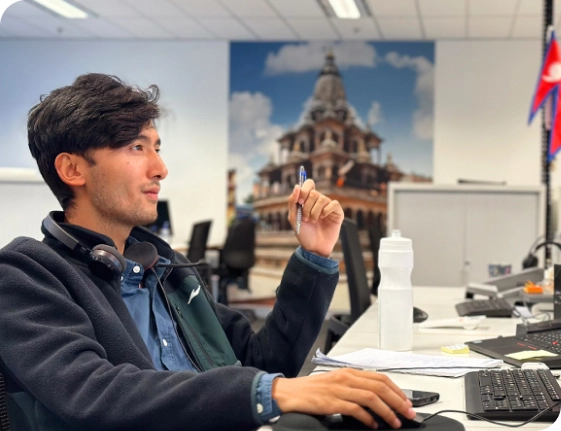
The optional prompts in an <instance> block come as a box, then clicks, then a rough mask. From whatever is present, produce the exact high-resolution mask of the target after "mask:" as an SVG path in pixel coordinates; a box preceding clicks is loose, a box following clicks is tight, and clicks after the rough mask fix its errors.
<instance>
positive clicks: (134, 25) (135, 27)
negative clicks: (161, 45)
mask: <svg viewBox="0 0 561 431" xmlns="http://www.w3.org/2000/svg"><path fill="white" fill-rule="evenodd" d="M111 21H112V22H113V23H114V24H116V25H118V26H119V27H122V28H124V29H125V30H126V31H128V32H129V33H132V34H133V36H135V37H137V38H139V39H168V38H169V39H173V38H174V36H173V34H172V33H170V32H169V31H166V30H165V29H163V28H162V27H160V26H159V25H157V24H156V23H154V22H153V21H151V20H149V19H147V18H124V17H115V18H113V19H111Z"/></svg>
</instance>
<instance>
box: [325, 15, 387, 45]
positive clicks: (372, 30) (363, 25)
mask: <svg viewBox="0 0 561 431" xmlns="http://www.w3.org/2000/svg"><path fill="white" fill-rule="evenodd" d="M331 22H332V23H333V25H334V26H335V28H336V29H337V31H338V32H339V34H340V35H341V37H342V38H343V39H359V40H368V39H380V33H379V32H378V30H377V29H376V26H375V25H374V21H372V19H371V18H360V19H337V18H332V19H331Z"/></svg>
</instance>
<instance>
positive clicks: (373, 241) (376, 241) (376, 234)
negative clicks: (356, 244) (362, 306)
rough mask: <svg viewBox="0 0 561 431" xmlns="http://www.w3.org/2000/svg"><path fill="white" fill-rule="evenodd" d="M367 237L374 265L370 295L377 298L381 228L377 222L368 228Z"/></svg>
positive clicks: (379, 275)
mask: <svg viewBox="0 0 561 431" xmlns="http://www.w3.org/2000/svg"><path fill="white" fill-rule="evenodd" d="M368 237H369V239H370V251H372V261H373V263H374V276H373V278H372V287H371V289H370V291H371V292H372V295H374V296H378V286H379V285H380V279H381V274H380V267H379V266H378V255H379V252H380V241H381V240H382V227H381V226H380V223H379V220H378V219H377V220H376V223H375V224H374V225H373V226H368Z"/></svg>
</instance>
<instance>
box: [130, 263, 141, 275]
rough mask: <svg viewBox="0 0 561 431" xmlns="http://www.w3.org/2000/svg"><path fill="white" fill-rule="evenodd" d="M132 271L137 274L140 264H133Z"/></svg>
mask: <svg viewBox="0 0 561 431" xmlns="http://www.w3.org/2000/svg"><path fill="white" fill-rule="evenodd" d="M132 272H134V273H135V274H138V273H139V272H140V266H138V265H135V267H134V268H133V269H132Z"/></svg>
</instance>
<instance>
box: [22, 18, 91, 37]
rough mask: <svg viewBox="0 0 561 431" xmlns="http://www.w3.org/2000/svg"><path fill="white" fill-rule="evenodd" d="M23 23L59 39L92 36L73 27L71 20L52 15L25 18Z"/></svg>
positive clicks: (83, 30)
mask: <svg viewBox="0 0 561 431" xmlns="http://www.w3.org/2000/svg"><path fill="white" fill-rule="evenodd" d="M22 20H23V21H25V22H27V23H28V24H31V25H33V26H35V27H38V28H42V29H44V30H45V31H47V32H48V33H49V35H50V37H60V38H86V39H90V38H92V36H93V35H92V34H91V33H90V32H88V31H87V30H85V29H82V28H80V27H77V26H76V25H74V21H73V20H69V19H65V18H58V17H55V16H54V15H49V14H46V16H41V17H39V16H26V17H24V18H22Z"/></svg>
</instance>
